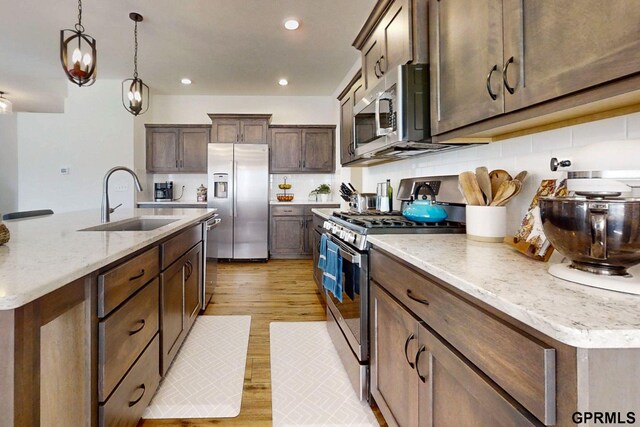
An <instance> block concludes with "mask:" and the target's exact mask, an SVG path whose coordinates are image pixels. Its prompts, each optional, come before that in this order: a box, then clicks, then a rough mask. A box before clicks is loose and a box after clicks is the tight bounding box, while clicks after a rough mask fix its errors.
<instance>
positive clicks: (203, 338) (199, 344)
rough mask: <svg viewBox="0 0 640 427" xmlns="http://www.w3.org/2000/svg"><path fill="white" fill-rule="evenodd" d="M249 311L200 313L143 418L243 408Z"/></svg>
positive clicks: (222, 414) (224, 413)
mask: <svg viewBox="0 0 640 427" xmlns="http://www.w3.org/2000/svg"><path fill="white" fill-rule="evenodd" d="M250 328H251V316H199V317H198V319H197V320H196V323H195V324H194V325H193V328H192V329H191V332H190V333H189V336H187V339H186V341H185V342H184V344H183V345H182V348H181V349H180V352H179V353H178V355H177V356H176V358H175V360H174V361H173V364H172V365H171V367H170V368H169V372H168V373H167V376H166V377H165V378H164V380H163V381H162V383H161V384H160V387H159V388H158V391H157V393H156V394H155V396H154V397H153V400H151V404H150V405H149V407H148V408H147V409H146V410H145V413H144V415H143V418H229V417H236V416H238V414H239V413H240V405H241V404H242V386H243V384H244V370H245V365H246V361H247V348H248V346H249V330H250Z"/></svg>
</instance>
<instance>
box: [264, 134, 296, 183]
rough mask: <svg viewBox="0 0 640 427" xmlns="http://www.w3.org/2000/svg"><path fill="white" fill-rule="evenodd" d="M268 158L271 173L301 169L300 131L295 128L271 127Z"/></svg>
mask: <svg viewBox="0 0 640 427" xmlns="http://www.w3.org/2000/svg"><path fill="white" fill-rule="evenodd" d="M270 148H271V150H270V152H269V159H270V164H271V168H270V169H271V172H272V173H281V172H284V173H287V172H299V171H300V169H302V132H301V131H300V129H297V128H278V129H271V146H270Z"/></svg>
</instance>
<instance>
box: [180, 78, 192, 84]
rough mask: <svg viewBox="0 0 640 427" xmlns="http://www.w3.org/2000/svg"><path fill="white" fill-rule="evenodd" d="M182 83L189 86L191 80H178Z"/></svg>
mask: <svg viewBox="0 0 640 427" xmlns="http://www.w3.org/2000/svg"><path fill="white" fill-rule="evenodd" d="M180 81H181V82H182V84H183V85H190V84H191V79H188V78H186V77H185V78H184V79H182V80H180Z"/></svg>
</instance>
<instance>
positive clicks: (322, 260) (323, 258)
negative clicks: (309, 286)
mask: <svg viewBox="0 0 640 427" xmlns="http://www.w3.org/2000/svg"><path fill="white" fill-rule="evenodd" d="M328 240H329V239H328V238H327V235H326V234H323V235H322V236H320V250H319V256H318V268H319V269H320V270H322V271H324V268H325V266H326V265H327V241H328Z"/></svg>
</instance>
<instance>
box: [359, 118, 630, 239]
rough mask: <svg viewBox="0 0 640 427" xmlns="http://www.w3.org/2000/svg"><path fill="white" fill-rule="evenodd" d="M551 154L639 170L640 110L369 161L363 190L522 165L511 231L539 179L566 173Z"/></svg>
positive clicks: (594, 165)
mask: <svg viewBox="0 0 640 427" xmlns="http://www.w3.org/2000/svg"><path fill="white" fill-rule="evenodd" d="M622 140H634V141H622ZM551 157H559V158H561V159H569V160H572V162H573V164H574V167H572V169H574V170H584V169H587V170H607V169H609V170H614V169H637V170H640V161H638V159H640V113H634V114H629V115H626V116H619V117H613V118H609V119H604V120H600V121H595V122H589V123H584V124H579V125H575V126H570V127H565V128H559V129H554V130H550V131H546V132H540V133H537V134H533V135H526V136H522V137H517V138H512V139H508V140H504V141H499V142H493V143H490V144H486V145H481V146H476V147H472V148H467V149H463V150H454V151H449V152H445V153H439V154H436V155H433V156H423V157H418V158H414V159H407V160H403V161H399V162H393V163H388V164H383V165H378V166H370V167H368V168H364V169H363V172H362V182H363V190H362V191H375V188H376V183H378V182H382V181H385V180H386V179H391V185H392V186H393V188H394V189H397V188H398V184H399V183H400V179H402V178H408V177H415V176H429V175H457V174H459V173H460V172H463V171H465V170H475V168H476V167H478V166H487V168H489V170H492V169H498V168H500V169H505V170H507V171H508V172H510V173H511V174H512V175H515V174H516V173H518V172H520V171H521V170H523V169H524V170H527V171H528V172H529V176H528V178H527V180H526V182H525V184H524V187H523V190H522V192H521V193H520V195H519V196H517V197H516V199H514V200H513V201H512V202H511V203H510V204H509V205H508V207H507V212H508V221H509V223H508V232H510V233H513V232H515V231H516V230H517V229H518V227H519V225H520V221H521V220H522V217H523V216H524V214H525V212H526V210H527V208H528V206H529V204H530V203H531V198H532V197H533V195H534V193H535V191H536V189H537V188H538V185H539V184H540V181H541V180H542V179H545V178H560V179H561V178H564V177H565V176H566V174H565V173H563V172H551V170H550V169H549V161H550V159H551Z"/></svg>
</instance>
